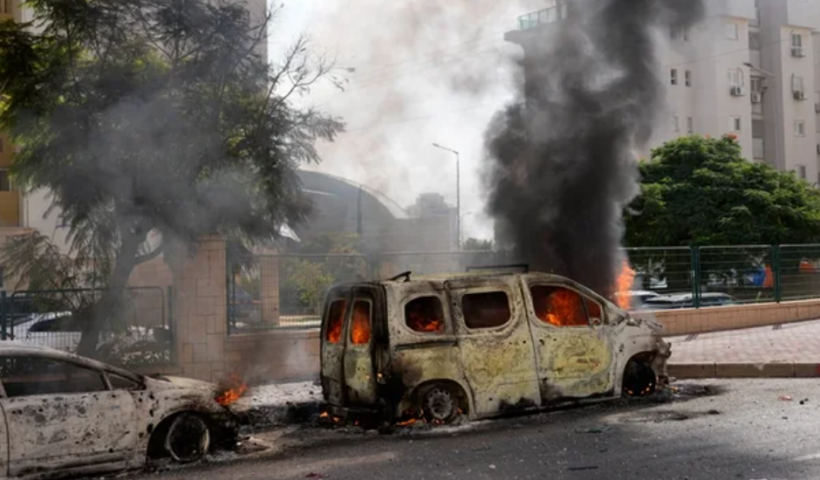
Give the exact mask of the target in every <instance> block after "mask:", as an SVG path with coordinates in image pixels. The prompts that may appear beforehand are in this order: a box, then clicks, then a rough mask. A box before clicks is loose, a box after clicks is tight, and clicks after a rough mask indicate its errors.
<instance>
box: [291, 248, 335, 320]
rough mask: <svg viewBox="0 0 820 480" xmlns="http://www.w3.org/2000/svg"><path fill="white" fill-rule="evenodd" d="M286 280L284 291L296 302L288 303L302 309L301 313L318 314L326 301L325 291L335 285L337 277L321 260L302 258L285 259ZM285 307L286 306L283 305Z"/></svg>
mask: <svg viewBox="0 0 820 480" xmlns="http://www.w3.org/2000/svg"><path fill="white" fill-rule="evenodd" d="M283 263H284V264H285V265H284V266H285V268H284V269H283V271H284V274H285V282H284V289H283V291H284V292H283V293H284V295H283V296H285V297H289V299H290V300H291V302H293V300H296V301H297V303H296V304H291V305H287V302H285V303H286V305H287V306H288V307H291V308H294V307H296V308H298V309H300V310H302V311H301V312H299V313H308V314H318V312H320V311H321V305H322V302H323V301H324V295H325V293H326V292H327V291H328V290H329V289H330V287H332V286H333V284H334V283H335V279H334V277H333V275H332V274H331V273H329V272H327V271H326V268H325V264H324V263H323V262H321V261H310V260H306V259H301V258H288V259H283ZM283 308H284V306H283Z"/></svg>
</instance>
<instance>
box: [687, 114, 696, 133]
mask: <svg viewBox="0 0 820 480" xmlns="http://www.w3.org/2000/svg"><path fill="white" fill-rule="evenodd" d="M686 133H689V134H690V135H691V134H693V133H695V121H694V119H692V117H686Z"/></svg>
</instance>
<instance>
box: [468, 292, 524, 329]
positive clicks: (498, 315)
mask: <svg viewBox="0 0 820 480" xmlns="http://www.w3.org/2000/svg"><path fill="white" fill-rule="evenodd" d="M461 311H462V313H463V314H464V323H465V324H466V325H467V328H469V329H471V330H479V329H487V328H498V327H503V326H504V325H506V324H507V323H509V321H510V319H511V318H512V312H511V310H510V299H509V298H508V297H507V294H506V293H504V292H487V293H470V294H467V295H464V296H463V297H462V298H461Z"/></svg>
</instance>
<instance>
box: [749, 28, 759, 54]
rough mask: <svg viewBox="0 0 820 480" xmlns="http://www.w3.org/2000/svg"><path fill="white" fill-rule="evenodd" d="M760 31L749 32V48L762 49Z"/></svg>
mask: <svg viewBox="0 0 820 480" xmlns="http://www.w3.org/2000/svg"><path fill="white" fill-rule="evenodd" d="M760 46H761V43H760V32H751V31H750V32H749V50H760Z"/></svg>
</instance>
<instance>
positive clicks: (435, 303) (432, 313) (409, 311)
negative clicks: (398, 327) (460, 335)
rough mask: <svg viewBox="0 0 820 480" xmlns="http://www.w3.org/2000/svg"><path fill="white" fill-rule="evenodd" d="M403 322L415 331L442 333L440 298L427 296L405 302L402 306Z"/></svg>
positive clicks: (443, 326) (442, 321)
mask: <svg viewBox="0 0 820 480" xmlns="http://www.w3.org/2000/svg"><path fill="white" fill-rule="evenodd" d="M404 324H405V325H407V327H408V328H410V330H413V331H414V332H417V333H433V334H442V333H444V330H445V325H444V308H443V307H442V305H441V299H440V298H438V297H434V296H428V297H419V298H415V299H413V300H410V301H409V302H407V304H406V305H405V306H404Z"/></svg>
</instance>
